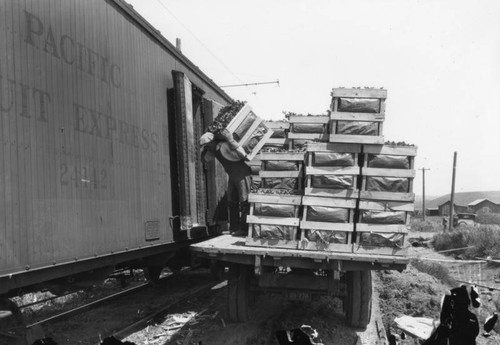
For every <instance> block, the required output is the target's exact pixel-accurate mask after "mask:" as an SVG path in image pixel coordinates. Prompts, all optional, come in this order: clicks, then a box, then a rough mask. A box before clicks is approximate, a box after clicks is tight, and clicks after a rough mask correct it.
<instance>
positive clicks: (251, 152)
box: [208, 102, 273, 160]
mask: <svg viewBox="0 0 500 345" xmlns="http://www.w3.org/2000/svg"><path fill="white" fill-rule="evenodd" d="M224 129H227V130H228V131H229V132H230V133H231V134H232V135H233V138H234V140H236V142H237V143H238V145H239V146H240V147H241V149H242V150H243V151H244V152H245V154H246V158H247V160H252V159H253V158H254V157H255V155H256V154H257V153H258V152H259V150H260V149H261V148H262V146H264V144H265V143H266V142H267V140H268V139H269V138H270V137H271V135H272V134H273V131H272V130H271V129H270V128H268V127H267V126H266V125H265V123H264V120H263V119H262V118H260V117H258V116H257V115H255V113H254V112H253V111H252V108H251V107H250V105H248V104H245V103H243V102H235V103H233V104H231V105H229V106H226V107H224V108H222V109H221V110H220V112H219V115H217V117H216V118H215V120H214V121H213V122H212V124H210V126H208V131H209V132H212V133H214V134H215V135H217V134H220V133H221V132H222V131H223V130H224Z"/></svg>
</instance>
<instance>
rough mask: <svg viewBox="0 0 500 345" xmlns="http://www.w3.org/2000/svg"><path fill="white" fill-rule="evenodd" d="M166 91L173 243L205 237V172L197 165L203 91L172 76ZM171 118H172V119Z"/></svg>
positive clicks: (178, 74)
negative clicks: (169, 86) (172, 87)
mask: <svg viewBox="0 0 500 345" xmlns="http://www.w3.org/2000/svg"><path fill="white" fill-rule="evenodd" d="M172 76H173V80H174V89H173V90H169V94H168V97H169V105H170V109H169V114H170V115H169V128H170V130H169V137H170V140H169V144H170V153H171V166H172V200H173V202H172V204H173V217H172V219H171V226H172V227H173V231H174V240H176V241H178V240H182V239H191V238H197V237H204V236H207V235H208V228H207V183H206V172H205V170H204V169H203V165H202V164H201V161H200V153H199V143H198V139H199V137H200V136H201V134H202V131H203V128H204V125H205V123H204V119H203V114H202V99H203V98H202V95H203V91H202V90H201V89H199V88H197V87H196V86H195V85H193V84H192V83H191V81H190V80H189V79H188V78H187V76H186V75H185V74H184V73H182V72H178V71H173V72H172ZM172 114H173V115H172Z"/></svg>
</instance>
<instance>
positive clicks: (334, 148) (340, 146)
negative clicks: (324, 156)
mask: <svg viewBox="0 0 500 345" xmlns="http://www.w3.org/2000/svg"><path fill="white" fill-rule="evenodd" d="M307 152H334V153H360V152H361V144H353V143H315V142H310V143H307Z"/></svg>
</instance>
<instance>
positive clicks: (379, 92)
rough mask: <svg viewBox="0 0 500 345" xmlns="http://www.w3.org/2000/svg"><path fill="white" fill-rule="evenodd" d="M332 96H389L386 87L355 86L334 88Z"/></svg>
mask: <svg viewBox="0 0 500 345" xmlns="http://www.w3.org/2000/svg"><path fill="white" fill-rule="evenodd" d="M331 95H332V97H348V98H382V99H384V98H387V90H385V89H374V88H366V89H353V88H333V89H332V93H331Z"/></svg>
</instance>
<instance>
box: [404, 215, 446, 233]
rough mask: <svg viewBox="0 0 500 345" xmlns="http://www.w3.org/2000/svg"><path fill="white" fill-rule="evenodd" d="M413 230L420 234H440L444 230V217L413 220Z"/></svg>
mask: <svg viewBox="0 0 500 345" xmlns="http://www.w3.org/2000/svg"><path fill="white" fill-rule="evenodd" d="M410 224H411V230H412V231H420V232H439V231H442V230H443V217H426V218H425V221H424V220H423V219H422V218H412V219H411V223H410Z"/></svg>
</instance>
